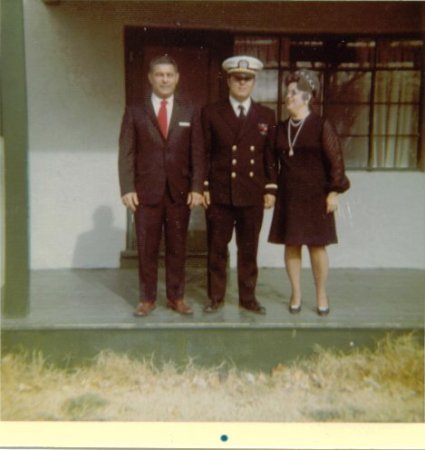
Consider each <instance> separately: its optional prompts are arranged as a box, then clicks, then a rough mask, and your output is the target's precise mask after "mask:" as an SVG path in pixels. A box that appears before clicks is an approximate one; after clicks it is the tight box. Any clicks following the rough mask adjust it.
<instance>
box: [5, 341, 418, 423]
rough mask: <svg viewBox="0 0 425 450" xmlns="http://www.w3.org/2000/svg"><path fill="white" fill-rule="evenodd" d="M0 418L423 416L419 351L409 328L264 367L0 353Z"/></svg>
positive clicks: (344, 419)
mask: <svg viewBox="0 0 425 450" xmlns="http://www.w3.org/2000/svg"><path fill="white" fill-rule="evenodd" d="M1 376H2V380H1V381H2V383H1V391H2V398H1V419H2V420H15V421H21V420H29V421H37V420H43V421H46V420H47V421H49V420H51V421H69V420H70V421H191V422H196V421H232V422H237V421H244V422H245V421H256V422H262V421H264V422H315V421H317V422H363V421H365V422H423V421H424V349H423V345H421V343H419V342H418V340H417V339H414V338H413V337H412V336H411V335H405V336H403V337H399V338H397V339H396V338H391V337H387V338H386V339H384V340H383V341H381V342H379V344H378V346H377V347H376V349H375V350H373V351H371V350H367V349H360V350H356V351H353V352H351V353H349V354H343V353H336V352H329V351H325V350H318V351H317V353H316V354H315V355H314V356H313V357H311V358H309V359H304V360H299V361H297V362H295V363H293V364H291V365H288V366H286V365H282V364H280V365H278V366H276V367H275V368H274V369H273V370H272V371H271V372H270V373H263V372H262V373H256V372H247V371H240V370H238V369H237V368H236V367H228V366H227V367H225V366H224V365H222V366H219V367H215V368H208V369H207V368H202V367H196V366H195V365H193V364H188V365H187V366H186V367H176V366H175V365H173V364H171V363H170V364H166V365H164V366H163V367H160V368H158V367H154V366H153V365H152V364H151V363H149V362H146V361H145V362H141V361H136V360H132V359H130V358H128V357H127V356H125V355H119V354H113V353H102V354H100V355H99V356H98V357H97V358H96V360H95V361H93V364H91V365H90V366H85V367H80V368H73V369H69V370H64V369H59V368H57V367H53V366H49V365H48V364H47V363H46V361H45V360H44V359H43V357H42V355H31V356H28V355H12V354H6V355H3V357H2V366H1Z"/></svg>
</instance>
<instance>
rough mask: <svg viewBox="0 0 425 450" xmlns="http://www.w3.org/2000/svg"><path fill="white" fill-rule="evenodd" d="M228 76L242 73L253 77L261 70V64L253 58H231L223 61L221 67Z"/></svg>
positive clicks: (240, 56)
mask: <svg viewBox="0 0 425 450" xmlns="http://www.w3.org/2000/svg"><path fill="white" fill-rule="evenodd" d="M221 67H222V68H223V70H225V71H226V72H227V73H228V74H229V75H231V74H232V73H244V74H248V75H251V76H255V75H256V73H257V72H258V71H260V70H261V69H262V68H263V63H262V62H261V61H260V60H259V59H257V58H254V57H253V56H245V55H239V56H232V57H231V58H227V59H225V60H224V61H223V64H222V65H221Z"/></svg>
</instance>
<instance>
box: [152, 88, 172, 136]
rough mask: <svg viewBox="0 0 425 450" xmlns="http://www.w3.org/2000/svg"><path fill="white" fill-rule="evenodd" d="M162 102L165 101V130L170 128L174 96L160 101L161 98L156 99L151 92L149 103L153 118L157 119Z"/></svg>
mask: <svg viewBox="0 0 425 450" xmlns="http://www.w3.org/2000/svg"><path fill="white" fill-rule="evenodd" d="M162 100H167V106H166V108H167V128H170V120H171V114H173V106H174V95H172V96H171V97H167V98H166V99H162V98H161V97H158V96H157V95H155V94H154V93H153V92H152V95H151V101H152V106H153V109H154V111H155V116H156V117H158V113H159V108H160V107H161V102H162Z"/></svg>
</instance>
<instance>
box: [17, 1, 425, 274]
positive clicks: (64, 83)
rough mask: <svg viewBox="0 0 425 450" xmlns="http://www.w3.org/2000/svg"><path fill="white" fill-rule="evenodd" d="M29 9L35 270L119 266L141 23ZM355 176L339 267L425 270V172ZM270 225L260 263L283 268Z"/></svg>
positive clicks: (335, 256) (342, 219)
mask: <svg viewBox="0 0 425 450" xmlns="http://www.w3.org/2000/svg"><path fill="white" fill-rule="evenodd" d="M24 5H25V32H26V64H27V77H28V81H27V83H28V111H29V172H30V173H29V179H30V253H31V261H30V265H31V268H33V269H40V268H67V267H117V266H118V265H119V253H120V251H121V250H123V249H124V248H125V228H126V215H125V211H124V209H123V207H122V205H121V203H120V201H119V190H118V177H117V141H118V133H119V125H120V121H121V115H122V112H123V109H124V103H125V98H124V92H125V86H124V84H125V82H124V49H123V26H124V24H127V23H131V20H132V18H131V17H129V16H128V15H126V14H125V13H124V12H123V13H122V14H119V15H117V14H111V13H109V12H108V11H100V12H99V10H96V11H94V10H93V11H90V9H88V10H87V9H85V10H84V11H79V9H78V7H77V6H73V5H70V4H66V3H63V4H61V5H60V6H59V7H55V6H50V7H48V6H46V5H44V4H43V2H41V1H38V0H26V1H25V2H24ZM348 175H349V177H350V179H351V181H352V188H351V190H350V191H349V192H348V193H346V194H344V195H343V196H342V197H341V207H340V210H339V213H338V217H337V225H338V234H339V241H340V243H339V245H337V246H331V247H330V248H329V254H330V259H331V265H332V266H333V267H412V268H425V204H424V202H425V195H424V194H425V174H424V173H420V172H385V173H379V172H375V173H371V172H362V171H355V172H349V174H348ZM270 220H271V212H270V211H267V212H266V215H265V220H264V224H263V228H262V234H261V246H260V251H259V264H260V266H271V267H280V266H282V258H283V257H282V254H283V248H282V246H277V245H271V244H268V243H267V233H268V229H269V225H270ZM231 263H232V265H234V264H235V246H234V243H232V245H231ZM305 264H306V265H308V259H306V261H305Z"/></svg>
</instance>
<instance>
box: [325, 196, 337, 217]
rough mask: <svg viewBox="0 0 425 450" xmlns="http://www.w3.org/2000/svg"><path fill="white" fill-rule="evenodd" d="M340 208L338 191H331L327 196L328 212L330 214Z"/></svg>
mask: <svg viewBox="0 0 425 450" xmlns="http://www.w3.org/2000/svg"><path fill="white" fill-rule="evenodd" d="M337 209H338V193H337V192H329V194H328V196H327V197H326V212H327V213H328V214H330V213H333V212H335V211H336V210H337Z"/></svg>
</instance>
